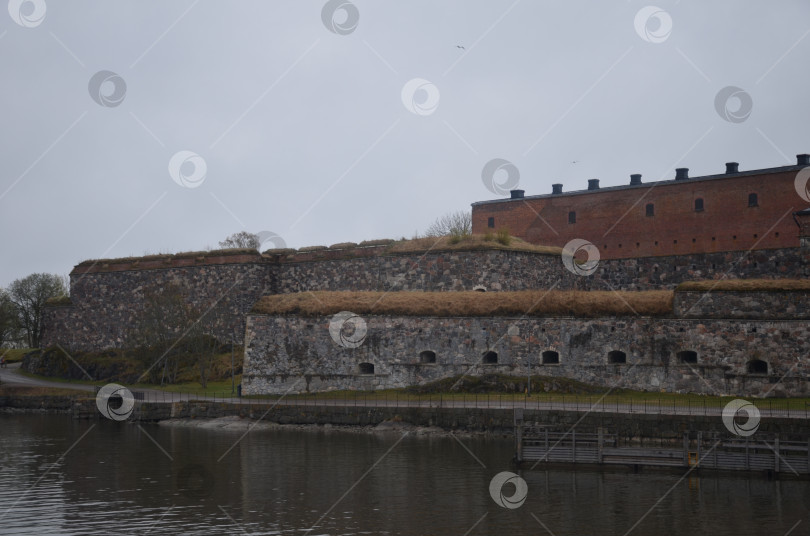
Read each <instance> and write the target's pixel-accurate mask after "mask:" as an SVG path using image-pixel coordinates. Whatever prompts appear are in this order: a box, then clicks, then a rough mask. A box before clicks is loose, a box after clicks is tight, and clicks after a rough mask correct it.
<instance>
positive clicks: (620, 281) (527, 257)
mask: <svg viewBox="0 0 810 536" xmlns="http://www.w3.org/2000/svg"><path fill="white" fill-rule="evenodd" d="M296 258H297V256H291V257H289V260H285V261H284V262H280V263H279V264H278V266H277V267H276V268H275V272H276V274H277V286H276V288H275V293H278V294H286V293H289V292H302V291H307V290H384V291H388V290H423V291H445V290H473V288H474V287H476V286H479V285H480V286H483V287H484V288H486V289H487V290H496V291H497V290H526V289H547V288H552V287H554V288H558V289H560V290H566V289H579V290H612V289H615V290H651V289H662V288H663V289H671V288H674V287H675V286H677V285H678V284H679V283H682V282H684V281H694V280H698V279H720V278H724V279H738V278H765V279H790V278H804V277H808V276H810V249H807V248H805V249H802V248H786V249H763V250H756V251H752V252H750V253H740V252H720V253H702V254H693V255H678V256H668V257H641V258H635V259H606V260H602V261H601V262H600V264H599V267H598V269H597V270H596V272H595V273H593V274H592V275H590V276H587V277H583V276H577V275H574V274H572V273H570V272H569V271H567V270H566V269H565V267H564V266H563V264H562V260H561V257H560V256H559V255H548V254H539V253H528V252H518V251H499V250H492V251H465V252H438V253H427V254H411V255H401V254H399V255H378V256H373V257H364V258H351V257H349V258H344V259H334V260H329V259H324V260H310V261H301V262H299V261H296Z"/></svg>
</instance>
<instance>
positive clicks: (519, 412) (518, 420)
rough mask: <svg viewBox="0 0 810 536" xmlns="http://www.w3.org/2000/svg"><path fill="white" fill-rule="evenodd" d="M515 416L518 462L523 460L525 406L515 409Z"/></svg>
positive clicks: (516, 456) (516, 455) (516, 457)
mask: <svg viewBox="0 0 810 536" xmlns="http://www.w3.org/2000/svg"><path fill="white" fill-rule="evenodd" d="M514 417H515V422H514V426H515V459H516V460H517V462H518V463H520V462H522V461H523V408H515V409H514Z"/></svg>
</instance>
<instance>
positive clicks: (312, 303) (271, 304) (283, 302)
mask: <svg viewBox="0 0 810 536" xmlns="http://www.w3.org/2000/svg"><path fill="white" fill-rule="evenodd" d="M672 297H673V293H672V291H667V290H655V291H643V292H609V291H554V290H552V291H547V290H525V291H519V292H470V291H468V292H301V293H295V294H276V295H272V296H265V297H263V298H261V299H260V300H259V301H258V302H257V303H256V305H255V306H254V307H253V310H252V312H253V313H255V314H272V315H284V314H298V315H305V316H321V315H331V314H335V313H338V312H340V311H352V312H353V313H356V314H365V315H403V316H523V315H526V316H583V317H596V316H630V315H641V316H657V315H667V314H671V313H672Z"/></svg>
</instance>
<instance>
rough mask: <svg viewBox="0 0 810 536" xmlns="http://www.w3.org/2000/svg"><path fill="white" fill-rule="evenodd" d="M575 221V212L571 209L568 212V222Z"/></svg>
mask: <svg viewBox="0 0 810 536" xmlns="http://www.w3.org/2000/svg"><path fill="white" fill-rule="evenodd" d="M576 222H577V213H576V212H574V211H571V212H569V213H568V223H576Z"/></svg>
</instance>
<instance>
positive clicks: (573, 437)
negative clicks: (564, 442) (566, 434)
mask: <svg viewBox="0 0 810 536" xmlns="http://www.w3.org/2000/svg"><path fill="white" fill-rule="evenodd" d="M571 461H572V462H574V463H576V461H577V429H576V428H574V429H573V430H571Z"/></svg>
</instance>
